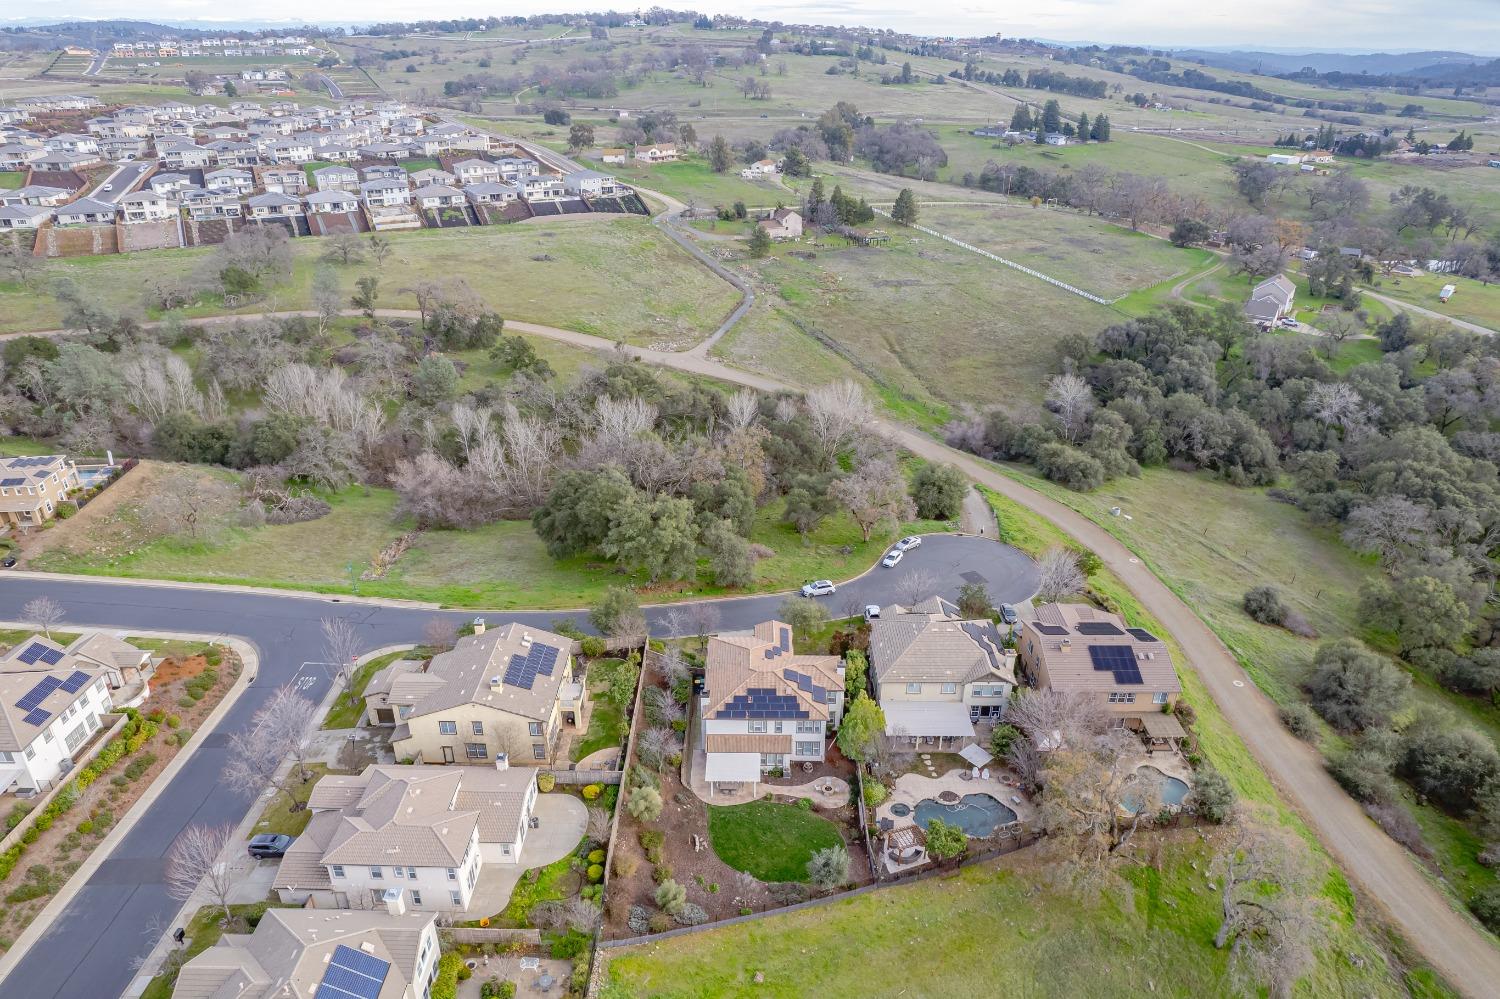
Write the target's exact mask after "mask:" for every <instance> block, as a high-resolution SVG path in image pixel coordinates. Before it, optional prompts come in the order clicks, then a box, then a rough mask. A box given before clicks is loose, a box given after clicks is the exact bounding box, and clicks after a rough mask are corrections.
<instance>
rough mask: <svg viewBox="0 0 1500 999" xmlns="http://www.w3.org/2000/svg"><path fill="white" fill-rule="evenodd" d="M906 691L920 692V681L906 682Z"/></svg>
mask: <svg viewBox="0 0 1500 999" xmlns="http://www.w3.org/2000/svg"><path fill="white" fill-rule="evenodd" d="M906 692H907V693H908V694H920V693H921V692H922V685H921V684H920V683H908V684H907V685H906Z"/></svg>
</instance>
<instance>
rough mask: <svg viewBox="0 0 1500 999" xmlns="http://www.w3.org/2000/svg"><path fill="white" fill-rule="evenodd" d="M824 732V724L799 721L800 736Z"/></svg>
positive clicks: (798, 732)
mask: <svg viewBox="0 0 1500 999" xmlns="http://www.w3.org/2000/svg"><path fill="white" fill-rule="evenodd" d="M822 731H823V723H822V722H815V721H799V722H798V723H797V734H798V735H816V734H818V733H820V732H822Z"/></svg>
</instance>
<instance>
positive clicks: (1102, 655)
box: [1088, 645, 1146, 684]
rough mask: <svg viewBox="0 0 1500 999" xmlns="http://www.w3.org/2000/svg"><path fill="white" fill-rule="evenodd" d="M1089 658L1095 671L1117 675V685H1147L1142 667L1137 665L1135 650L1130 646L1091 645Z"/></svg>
mask: <svg viewBox="0 0 1500 999" xmlns="http://www.w3.org/2000/svg"><path fill="white" fill-rule="evenodd" d="M1088 649H1089V658H1090V659H1092V660H1093V661H1094V669H1097V670H1108V671H1109V672H1111V673H1113V674H1114V675H1115V683H1121V684H1125V683H1145V682H1146V681H1145V680H1143V679H1142V678H1141V670H1140V667H1139V666H1137V665H1136V664H1135V650H1134V649H1132V648H1130V646H1128V645H1090V646H1089V647H1088Z"/></svg>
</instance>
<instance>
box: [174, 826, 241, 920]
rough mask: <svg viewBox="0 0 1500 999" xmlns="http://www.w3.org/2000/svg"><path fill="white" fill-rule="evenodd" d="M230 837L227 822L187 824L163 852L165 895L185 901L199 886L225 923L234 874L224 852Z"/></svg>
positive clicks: (228, 915)
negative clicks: (165, 871)
mask: <svg viewBox="0 0 1500 999" xmlns="http://www.w3.org/2000/svg"><path fill="white" fill-rule="evenodd" d="M233 836H234V827H233V826H230V825H227V824H226V825H221V826H202V825H198V826H188V827H187V828H186V829H184V830H183V831H182V832H181V833H179V834H178V836H177V839H176V840H174V841H173V842H172V848H171V850H169V851H168V853H167V894H168V895H170V896H171V897H172V898H174V899H176V900H177V901H179V902H186V901H187V900H188V899H190V898H192V897H193V895H195V894H196V893H197V892H198V891H199V890H200V888H201V890H202V891H203V892H204V893H205V894H207V895H208V897H209V899H210V900H211V901H212V902H213V904H214V905H216V906H218V907H219V908H220V909H221V910H223V912H224V920H225V921H226V922H227V921H228V920H229V919H230V918H231V915H232V914H231V913H230V911H229V891H230V889H231V888H233V887H234V877H233V874H232V873H231V872H230V869H229V863H228V859H227V858H226V857H225V855H224V853H225V850H226V849H227V847H228V846H229V841H230V839H231V838H232V837H233Z"/></svg>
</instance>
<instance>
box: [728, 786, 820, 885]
mask: <svg viewBox="0 0 1500 999" xmlns="http://www.w3.org/2000/svg"><path fill="white" fill-rule="evenodd" d="M708 838H709V840H710V842H712V843H713V848H714V853H717V854H718V855H719V859H720V860H722V861H724V863H726V864H728V865H729V866H730V867H733V868H734V869H735V870H737V871H744V872H745V873H747V874H750V875H753V876H754V877H756V878H757V879H759V880H761V881H766V882H773V881H806V880H807V862H808V861H809V860H811V859H812V855H813V854H814V853H817V852H818V851H819V850H824V849H827V848H828V847H830V846H839V845H840V844H842V843H843V839H842V837H840V836H839V829H838V826H836V825H834V824H833V823H832V822H829V821H828V820H827V819H825V818H823V817H822V816H821V815H816V814H814V813H813V812H812V811H811V810H810V809H803V808H798V807H797V806H796V805H787V804H782V803H781V802H776V801H751V802H747V803H746V804H743V805H714V806H710V807H709V809H708Z"/></svg>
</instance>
